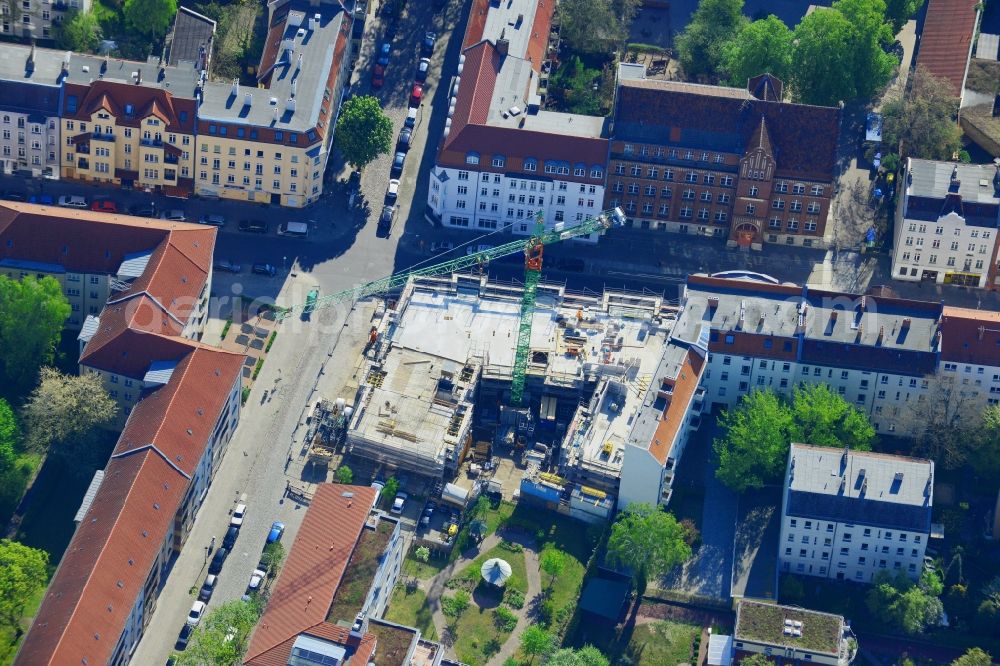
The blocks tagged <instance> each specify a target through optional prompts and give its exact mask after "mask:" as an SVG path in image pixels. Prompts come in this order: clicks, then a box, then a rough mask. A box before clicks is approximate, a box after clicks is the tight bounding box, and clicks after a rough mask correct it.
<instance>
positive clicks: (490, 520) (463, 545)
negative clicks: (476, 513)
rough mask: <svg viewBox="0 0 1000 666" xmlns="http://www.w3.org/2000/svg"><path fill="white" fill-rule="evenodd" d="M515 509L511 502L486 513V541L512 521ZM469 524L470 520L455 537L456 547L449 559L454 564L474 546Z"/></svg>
mask: <svg viewBox="0 0 1000 666" xmlns="http://www.w3.org/2000/svg"><path fill="white" fill-rule="evenodd" d="M514 507H515V505H514V504H512V503H510V502H500V504H499V505H497V507H496V508H495V509H493V508H491V509H490V510H489V511H488V512H487V513H486V518H485V522H486V533H485V534H484V535H483V538H484V539H485V538H486V537H488V536H490V535H491V534H493V533H494V532H496V531H497V528H498V527H500V526H501V525H504V524H506V523H507V522H508V521H509V520H510V517H511V515H512V514H513V513H514ZM469 522H470V521H468V520H466V521H465V524H464V525H463V526H462V530H461V531H460V532H459V533H458V536H457V537H455V546H454V547H453V548H452V549H451V555H450V557H449V560H450V561H452V562H454V561H455V560H457V559H458V558H459V557H460V556H461V555H462V553H463V552H465V551H466V550H467V549H468V548H469V546H471V545H472V540H471V539H470V538H469Z"/></svg>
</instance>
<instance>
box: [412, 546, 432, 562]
mask: <svg viewBox="0 0 1000 666" xmlns="http://www.w3.org/2000/svg"><path fill="white" fill-rule="evenodd" d="M413 557H414V559H416V560H417V561H418V562H426V561H427V560H429V559H430V558H431V549H430V548H428V547H427V546H420V547H419V548H417V549H416V550H414V551H413Z"/></svg>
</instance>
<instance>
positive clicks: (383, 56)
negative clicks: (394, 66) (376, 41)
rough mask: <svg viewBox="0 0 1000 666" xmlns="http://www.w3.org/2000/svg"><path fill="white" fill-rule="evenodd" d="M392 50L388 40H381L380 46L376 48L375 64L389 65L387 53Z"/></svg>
mask: <svg viewBox="0 0 1000 666" xmlns="http://www.w3.org/2000/svg"><path fill="white" fill-rule="evenodd" d="M391 51H392V44H390V43H389V42H382V46H380V47H379V50H378V61H377V64H379V65H382V66H383V67H388V66H389V54H390V52H391Z"/></svg>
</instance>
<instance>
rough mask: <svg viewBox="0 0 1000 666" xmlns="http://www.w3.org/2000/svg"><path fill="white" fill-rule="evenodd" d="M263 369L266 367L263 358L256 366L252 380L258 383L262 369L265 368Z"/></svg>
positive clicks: (258, 360)
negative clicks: (258, 376)
mask: <svg viewBox="0 0 1000 666" xmlns="http://www.w3.org/2000/svg"><path fill="white" fill-rule="evenodd" d="M263 367H264V359H262V358H259V359H257V365H255V366H254V369H253V377H252V379H253V380H254V381H257V375H259V374H260V369H261V368H263Z"/></svg>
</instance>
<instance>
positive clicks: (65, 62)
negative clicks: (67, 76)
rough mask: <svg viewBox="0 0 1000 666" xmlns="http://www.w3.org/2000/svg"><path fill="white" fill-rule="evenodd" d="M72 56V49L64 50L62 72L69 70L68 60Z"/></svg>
mask: <svg viewBox="0 0 1000 666" xmlns="http://www.w3.org/2000/svg"><path fill="white" fill-rule="evenodd" d="M72 57H73V52H72V51H66V55H65V56H63V61H62V71H64V72H68V71H69V61H70V58H72Z"/></svg>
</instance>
